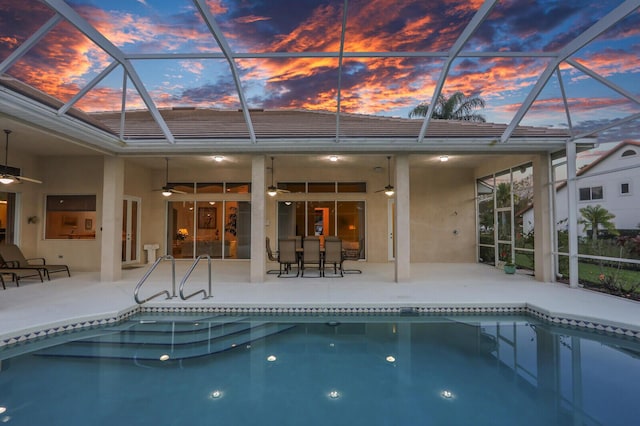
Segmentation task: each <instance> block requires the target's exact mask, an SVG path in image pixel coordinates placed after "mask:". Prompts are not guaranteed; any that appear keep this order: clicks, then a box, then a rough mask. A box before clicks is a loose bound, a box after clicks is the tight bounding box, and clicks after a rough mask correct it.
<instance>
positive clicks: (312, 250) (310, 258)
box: [301, 237, 323, 278]
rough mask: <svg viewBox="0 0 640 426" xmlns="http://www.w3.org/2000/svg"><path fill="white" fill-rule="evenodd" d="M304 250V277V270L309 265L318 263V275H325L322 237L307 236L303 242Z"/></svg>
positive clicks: (302, 267)
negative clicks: (323, 271) (321, 249)
mask: <svg viewBox="0 0 640 426" xmlns="http://www.w3.org/2000/svg"><path fill="white" fill-rule="evenodd" d="M302 246H303V247H304V250H303V252H302V266H301V269H302V274H301V275H302V276H303V277H304V271H305V270H306V269H307V265H318V276H317V277H315V278H319V277H322V276H323V273H322V255H321V253H320V239H319V238H317V237H306V238H305V239H304V241H303V242H302Z"/></svg>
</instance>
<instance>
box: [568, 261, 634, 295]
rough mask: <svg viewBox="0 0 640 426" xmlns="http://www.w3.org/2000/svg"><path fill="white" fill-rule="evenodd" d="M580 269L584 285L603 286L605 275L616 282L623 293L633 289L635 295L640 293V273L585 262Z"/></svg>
mask: <svg viewBox="0 0 640 426" xmlns="http://www.w3.org/2000/svg"><path fill="white" fill-rule="evenodd" d="M578 268H579V269H578V271H579V280H580V283H582V284H586V285H590V286H603V283H602V280H601V279H600V276H601V275H603V276H604V278H605V279H609V280H610V281H611V280H615V282H616V283H617V285H618V286H620V287H621V288H622V290H623V291H630V290H631V289H633V290H634V291H635V293H640V285H639V284H640V271H632V270H629V269H622V268H618V267H613V266H605V265H597V264H593V263H585V262H580V263H579V265H578ZM603 287H604V286H603Z"/></svg>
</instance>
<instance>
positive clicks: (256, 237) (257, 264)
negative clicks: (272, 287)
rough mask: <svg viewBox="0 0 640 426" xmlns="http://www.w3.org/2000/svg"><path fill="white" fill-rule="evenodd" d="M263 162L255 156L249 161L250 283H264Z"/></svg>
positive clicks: (265, 264) (264, 202)
mask: <svg viewBox="0 0 640 426" xmlns="http://www.w3.org/2000/svg"><path fill="white" fill-rule="evenodd" d="M265 173H266V169H265V160H264V156H263V155H256V156H254V157H253V158H252V160H251V268H250V269H251V271H250V273H251V282H252V283H259V282H264V275H265V271H266V267H267V255H266V249H265V239H266V232H265V226H266V220H265V218H266V209H265V204H266V201H265V191H266V189H265V188H266V186H265Z"/></svg>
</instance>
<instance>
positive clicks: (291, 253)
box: [278, 239, 300, 278]
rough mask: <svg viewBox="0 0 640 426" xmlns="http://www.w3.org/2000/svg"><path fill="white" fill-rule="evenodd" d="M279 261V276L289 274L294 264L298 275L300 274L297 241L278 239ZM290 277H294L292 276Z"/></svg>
mask: <svg viewBox="0 0 640 426" xmlns="http://www.w3.org/2000/svg"><path fill="white" fill-rule="evenodd" d="M278 263H280V271H279V273H278V277H282V276H283V274H286V275H289V272H291V268H292V265H294V264H295V266H296V277H297V276H298V275H299V274H300V269H299V268H298V267H297V266H298V253H296V242H295V240H291V239H283V240H280V241H278ZM289 278H293V276H290V277H289Z"/></svg>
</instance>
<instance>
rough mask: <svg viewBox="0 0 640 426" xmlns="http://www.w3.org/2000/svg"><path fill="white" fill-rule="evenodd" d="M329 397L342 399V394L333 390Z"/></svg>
mask: <svg viewBox="0 0 640 426" xmlns="http://www.w3.org/2000/svg"><path fill="white" fill-rule="evenodd" d="M327 396H328V397H329V398H331V399H338V398H340V392H338V391H337V390H332V391H330V392H329V393H328V394H327Z"/></svg>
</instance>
